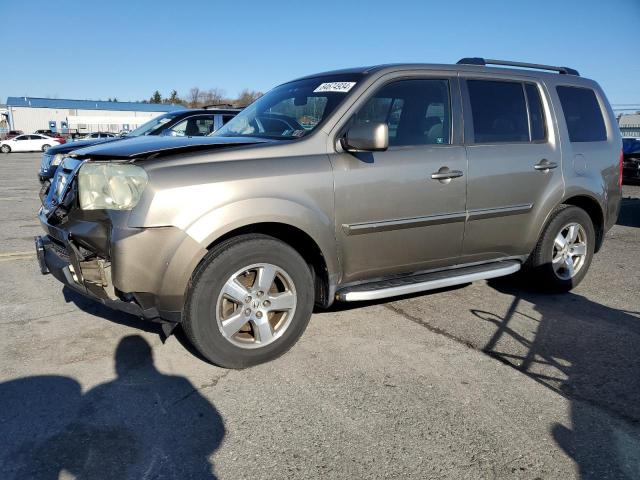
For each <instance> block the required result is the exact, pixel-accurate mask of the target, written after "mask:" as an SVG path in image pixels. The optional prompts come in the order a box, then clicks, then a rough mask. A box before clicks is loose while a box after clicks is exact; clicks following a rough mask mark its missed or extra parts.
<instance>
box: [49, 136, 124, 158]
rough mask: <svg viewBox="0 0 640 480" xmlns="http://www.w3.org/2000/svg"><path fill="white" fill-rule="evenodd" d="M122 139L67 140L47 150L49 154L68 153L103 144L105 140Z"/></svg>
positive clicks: (115, 139) (114, 139)
mask: <svg viewBox="0 0 640 480" xmlns="http://www.w3.org/2000/svg"><path fill="white" fill-rule="evenodd" d="M117 140H122V138H100V139H98V138H92V139H91V140H79V141H77V142H67V143H63V144H62V145H57V146H55V147H51V148H49V149H48V150H47V153H48V154H49V155H57V154H58V153H69V152H72V151H73V150H78V149H79V148H85V147H91V146H93V145H98V144H103V143H107V142H114V141H117Z"/></svg>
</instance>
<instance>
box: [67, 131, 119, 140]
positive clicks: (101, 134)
mask: <svg viewBox="0 0 640 480" xmlns="http://www.w3.org/2000/svg"><path fill="white" fill-rule="evenodd" d="M116 137H118V135H117V134H115V133H111V132H92V133H88V134H87V135H83V136H82V137H76V138H78V139H79V140H94V139H95V140H103V139H107V138H116Z"/></svg>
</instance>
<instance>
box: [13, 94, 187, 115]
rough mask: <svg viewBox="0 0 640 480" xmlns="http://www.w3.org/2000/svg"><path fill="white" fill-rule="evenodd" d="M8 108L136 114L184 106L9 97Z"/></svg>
mask: <svg viewBox="0 0 640 480" xmlns="http://www.w3.org/2000/svg"><path fill="white" fill-rule="evenodd" d="M7 107H31V108H68V109H78V110H115V111H134V112H173V111H175V110H184V108H185V107H184V106H183V105H175V104H167V103H142V102H104V101H101V100H69V99H64V98H36V97H9V98H7Z"/></svg>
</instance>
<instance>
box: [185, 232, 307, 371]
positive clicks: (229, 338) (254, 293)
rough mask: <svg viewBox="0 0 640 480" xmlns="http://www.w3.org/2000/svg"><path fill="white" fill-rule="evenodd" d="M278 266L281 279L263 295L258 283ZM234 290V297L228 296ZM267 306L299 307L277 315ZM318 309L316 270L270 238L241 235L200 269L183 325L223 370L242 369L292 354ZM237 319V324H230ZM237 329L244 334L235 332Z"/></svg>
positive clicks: (213, 252)
mask: <svg viewBox="0 0 640 480" xmlns="http://www.w3.org/2000/svg"><path fill="white" fill-rule="evenodd" d="M272 267H274V268H275V271H277V274H276V276H275V280H274V281H273V283H271V284H269V285H270V287H267V288H268V290H266V289H265V291H264V292H262V290H263V289H264V288H262V287H260V286H259V285H258V283H260V282H259V280H258V279H259V278H269V276H270V275H269V272H271V273H273V271H274V270H273V268H272ZM234 279H235V280H234ZM234 282H235V283H234ZM264 282H267V283H268V280H265V281H264ZM264 282H263V284H265V283H264ZM238 284H241V287H242V288H243V289H241V290H240V291H239V292H241V293H238V291H236V289H235V287H237V285H238ZM223 289H224V290H223ZM231 290H233V296H228V295H227V292H229V291H231ZM261 294H262V295H261ZM278 295H280V297H278ZM285 297H286V298H285ZM278 298H280V300H278ZM269 299H271V300H272V301H273V302H270V301H269ZM283 300H284V301H285V303H281V302H282V301H283ZM267 303H269V307H270V308H273V309H274V310H277V307H278V306H284V305H285V304H286V305H287V306H290V304H291V303H292V304H293V307H291V308H289V309H288V310H284V311H280V310H277V311H275V312H274V311H270V310H269V309H267V308H266V304H267ZM313 304H314V283H313V277H312V274H311V270H310V268H309V266H308V265H307V263H306V262H305V260H304V259H303V258H302V257H301V256H300V254H299V253H298V252H297V251H296V250H294V249H293V248H291V247H290V246H289V245H287V244H286V243H284V242H281V241H279V240H277V239H275V238H273V237H269V236H266V235H260V234H251V235H241V236H239V237H234V238H231V239H229V240H226V241H224V242H222V243H221V244H220V245H217V246H216V247H214V248H213V249H212V250H211V251H210V252H209V253H208V254H207V256H206V257H205V259H204V260H203V261H202V262H201V264H200V265H199V266H198V267H197V268H196V270H195V272H194V273H193V275H192V277H191V282H190V287H189V289H188V293H187V300H186V305H185V317H184V320H183V322H182V326H183V329H184V332H185V334H186V336H187V338H188V339H189V341H190V342H191V343H192V344H193V346H194V347H195V348H196V349H197V350H198V351H199V352H200V353H201V354H202V355H203V356H204V357H205V358H206V359H207V360H209V361H211V362H212V363H214V364H216V365H218V366H220V367H224V368H235V369H241V368H246V367H250V366H252V365H257V364H260V363H264V362H268V361H270V360H273V359H275V358H277V357H279V356H280V355H282V354H284V353H285V352H287V351H288V350H289V349H290V348H291V347H292V346H293V345H294V344H295V343H296V341H297V340H298V338H299V337H300V335H302V333H303V332H304V330H305V328H306V327H307V324H308V323H309V319H310V318H311V313H312V311H313ZM249 311H250V312H251V313H248V312H249ZM227 312H228V313H227ZM259 312H260V313H259ZM262 312H264V313H262ZM242 315H244V317H242ZM258 315H261V316H260V318H258ZM233 319H237V320H236V321H233V322H230V320H233ZM264 319H268V320H267V321H268V324H265V323H264ZM242 322H246V323H242ZM259 322H262V323H261V324H260V323H259ZM232 323H233V324H234V326H232V327H231V328H230V327H229V325H232ZM223 325H225V326H223ZM239 325H242V326H241V327H238V326H239ZM236 328H239V329H240V330H239V331H237V332H236V333H233V331H235V330H236ZM263 328H264V329H265V330H263ZM225 329H228V331H227V332H226V334H225V333H223V330H225ZM263 331H264V332H265V333H264V335H263V334H262V333H261V332H263ZM263 337H264V340H263ZM263 343H264V344H263Z"/></svg>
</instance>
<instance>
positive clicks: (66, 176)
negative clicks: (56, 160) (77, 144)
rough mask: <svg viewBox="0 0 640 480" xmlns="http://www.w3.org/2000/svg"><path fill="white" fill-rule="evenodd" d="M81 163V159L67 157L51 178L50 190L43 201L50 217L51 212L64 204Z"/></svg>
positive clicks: (45, 210) (46, 212) (45, 211)
mask: <svg viewBox="0 0 640 480" xmlns="http://www.w3.org/2000/svg"><path fill="white" fill-rule="evenodd" d="M81 165H82V161H81V160H76V159H75V158H69V157H67V158H65V159H64V160H63V161H62V163H61V164H60V166H59V167H58V169H57V170H56V174H55V175H54V176H53V179H52V180H51V186H50V187H49V192H48V193H47V196H46V198H45V199H44V202H43V209H44V213H45V214H46V215H47V217H48V218H49V217H51V214H52V213H54V211H55V210H56V209H57V208H58V206H60V205H64V201H65V197H66V195H67V194H68V192H69V191H70V190H71V186H72V185H73V182H74V180H75V176H76V174H77V173H78V170H79V168H80V166H81Z"/></svg>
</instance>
